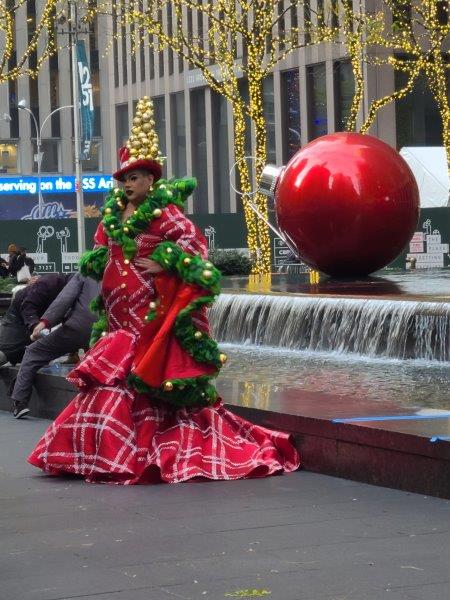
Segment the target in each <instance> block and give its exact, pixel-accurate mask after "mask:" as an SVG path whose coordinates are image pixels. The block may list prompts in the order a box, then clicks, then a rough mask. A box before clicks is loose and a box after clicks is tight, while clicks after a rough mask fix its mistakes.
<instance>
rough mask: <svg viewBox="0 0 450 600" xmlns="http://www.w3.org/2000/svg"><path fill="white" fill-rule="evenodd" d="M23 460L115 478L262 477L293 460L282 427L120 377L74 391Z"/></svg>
mask: <svg viewBox="0 0 450 600" xmlns="http://www.w3.org/2000/svg"><path fill="white" fill-rule="evenodd" d="M29 461H30V463H31V464H33V465H35V466H36V467H40V468H41V469H43V470H44V471H46V472H47V473H49V474H52V475H57V474H61V473H63V472H68V473H74V474H77V475H81V476H83V477H84V478H85V479H86V481H88V482H99V483H116V484H122V485H129V484H138V483H156V482H161V481H163V482H167V483H177V482H181V481H187V480H189V479H194V478H204V479H242V478H246V477H264V476H266V475H271V474H273V473H279V472H282V471H286V472H289V471H293V470H295V469H296V468H297V467H298V464H299V460H298V455H297V453H296V451H295V449H294V448H293V446H292V444H291V442H290V441H289V436H288V435H287V434H284V433H278V432H274V431H270V430H268V429H264V428H262V427H259V426H256V425H252V424H251V423H249V422H247V421H245V420H244V419H241V418H240V417H237V416H235V415H233V414H232V413H230V412H229V411H227V410H226V409H225V408H224V407H223V405H222V403H221V402H218V403H217V404H216V405H215V406H213V407H208V408H202V409H201V410H186V409H182V410H178V411H172V410H170V409H168V408H166V407H165V406H156V405H152V404H150V403H149V401H148V399H147V398H146V397H144V396H143V395H141V394H135V393H134V392H133V391H131V390H129V389H128V388H126V387H125V386H124V385H123V384H122V385H117V386H114V387H107V386H99V387H96V388H94V389H92V390H91V391H89V392H87V393H81V394H79V395H78V396H77V397H76V398H75V399H74V400H73V401H72V402H71V403H70V404H69V405H68V406H67V407H66V409H65V410H64V411H63V412H62V413H61V414H60V415H59V417H58V418H57V419H56V421H55V422H54V423H53V424H52V425H50V427H49V428H48V429H47V431H46V433H45V435H44V436H43V438H42V439H41V441H40V442H39V444H38V445H37V447H36V448H35V450H34V452H33V453H32V454H31V456H30V457H29Z"/></svg>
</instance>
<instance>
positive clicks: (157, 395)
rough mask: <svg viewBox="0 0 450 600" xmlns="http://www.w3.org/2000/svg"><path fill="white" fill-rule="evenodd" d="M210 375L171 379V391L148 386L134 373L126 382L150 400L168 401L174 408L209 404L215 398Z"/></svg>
mask: <svg viewBox="0 0 450 600" xmlns="http://www.w3.org/2000/svg"><path fill="white" fill-rule="evenodd" d="M210 379H211V377H210V376H207V375H204V376H201V377H192V378H186V379H171V380H170V383H171V384H172V386H173V389H172V390H171V391H164V389H162V388H153V387H150V386H148V385H147V384H146V383H144V382H143V381H142V379H140V378H139V377H137V376H136V375H129V376H128V378H127V382H128V384H129V385H130V386H132V387H134V389H135V390H136V391H138V392H139V393H141V394H146V395H148V396H150V398H151V399H152V400H160V401H161V402H164V403H165V404H167V403H169V404H171V405H172V406H174V407H176V408H190V407H194V406H209V405H211V404H214V402H215V401H216V400H217V391H216V388H215V387H214V386H213V385H212V384H211V383H210Z"/></svg>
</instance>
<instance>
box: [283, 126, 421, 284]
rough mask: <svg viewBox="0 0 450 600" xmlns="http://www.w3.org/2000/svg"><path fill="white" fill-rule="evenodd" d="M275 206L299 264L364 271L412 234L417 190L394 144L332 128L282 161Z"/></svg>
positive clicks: (345, 272)
mask: <svg viewBox="0 0 450 600" xmlns="http://www.w3.org/2000/svg"><path fill="white" fill-rule="evenodd" d="M275 206H276V214H277V220H278V226H279V228H280V230H281V231H282V232H283V234H284V235H285V236H286V238H287V239H289V240H290V242H291V243H292V244H293V245H294V246H295V247H296V249H297V251H298V255H299V256H300V258H301V259H302V260H303V261H304V262H305V263H307V264H308V265H309V266H311V267H312V268H314V269H317V270H318V271H322V272H324V273H327V274H328V275H334V276H353V275H367V274H369V273H372V272H373V271H376V270H377V269H380V268H382V267H384V266H386V265H387V264H388V263H390V262H391V261H392V260H394V258H396V256H397V255H398V254H399V253H400V252H401V251H402V249H403V248H404V247H405V245H406V244H407V243H408V242H409V240H410V239H411V237H412V234H413V232H414V230H415V227H416V224H417V220H418V216H419V192H418V188H417V184H416V181H415V179H414V176H413V174H412V172H411V170H410V169H409V167H408V165H407V164H406V162H405V161H404V160H403V158H402V157H401V156H400V155H399V154H398V152H397V151H396V150H394V149H393V148H391V147H390V146H388V145H387V144H385V143H384V142H381V141H380V140H378V139H376V138H374V137H371V136H368V135H361V134H358V133H334V134H331V135H326V136H324V137H321V138H318V139H316V140H314V141H313V142H311V143H310V144H308V145H307V146H305V147H304V148H302V149H301V150H300V151H299V152H298V153H297V154H296V155H295V156H294V157H293V158H292V159H291V160H290V161H289V163H288V164H287V166H286V168H285V169H284V170H283V171H282V172H281V175H280V178H279V180H278V182H277V187H276V191H275Z"/></svg>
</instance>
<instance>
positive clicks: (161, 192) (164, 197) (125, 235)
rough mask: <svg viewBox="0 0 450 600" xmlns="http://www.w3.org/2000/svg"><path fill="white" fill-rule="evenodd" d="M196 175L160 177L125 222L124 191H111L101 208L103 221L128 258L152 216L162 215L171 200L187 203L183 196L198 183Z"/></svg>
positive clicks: (106, 229) (180, 204)
mask: <svg viewBox="0 0 450 600" xmlns="http://www.w3.org/2000/svg"><path fill="white" fill-rule="evenodd" d="M196 185H197V184H196V180H195V179H194V178H189V179H188V178H186V179H176V180H172V181H167V180H165V179H160V180H159V181H157V183H156V184H155V187H154V189H153V190H152V191H151V192H150V193H149V195H148V196H147V197H146V199H145V200H144V202H142V203H141V204H140V205H139V206H138V207H137V208H136V210H135V211H134V213H133V214H132V215H131V216H130V217H129V218H128V219H127V220H126V221H125V222H124V223H122V221H121V219H120V214H121V212H122V211H123V210H124V208H125V205H126V203H127V199H126V196H125V192H124V191H123V190H122V189H120V188H115V189H114V190H112V192H111V193H110V194H109V195H108V197H107V199H106V202H105V204H104V206H103V209H102V214H103V220H102V222H103V225H104V227H105V231H106V233H107V234H108V235H109V236H110V237H111V238H112V239H113V240H114V241H115V242H117V243H118V244H120V245H121V246H122V250H123V254H124V256H125V258H127V259H128V260H131V259H132V258H133V257H134V255H135V254H136V251H137V245H136V242H135V240H134V238H135V237H136V236H137V235H138V234H139V233H142V232H143V231H145V230H146V229H147V226H148V224H149V223H151V222H152V221H153V219H155V218H158V217H160V216H161V211H162V210H163V209H164V208H165V207H166V206H168V205H169V204H176V205H177V206H179V207H180V208H183V207H184V200H185V199H186V197H187V195H189V194H190V193H191V192H192V191H193V190H194V189H195V187H196Z"/></svg>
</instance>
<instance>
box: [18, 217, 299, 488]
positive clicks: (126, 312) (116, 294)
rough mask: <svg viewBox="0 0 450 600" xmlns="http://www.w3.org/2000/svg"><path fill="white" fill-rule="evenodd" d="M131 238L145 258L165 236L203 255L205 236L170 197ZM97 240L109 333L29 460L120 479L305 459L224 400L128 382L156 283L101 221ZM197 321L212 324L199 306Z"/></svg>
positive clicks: (283, 437)
mask: <svg viewBox="0 0 450 600" xmlns="http://www.w3.org/2000/svg"><path fill="white" fill-rule="evenodd" d="M135 239H136V242H137V247H138V250H137V254H136V257H148V256H149V255H150V254H151V252H152V250H153V249H154V248H155V246H156V245H157V244H158V243H160V242H161V241H162V240H164V239H166V240H171V241H173V242H176V243H177V244H178V245H179V246H180V247H181V248H182V249H183V250H184V251H186V252H190V253H192V254H200V255H202V256H203V257H205V256H206V244H205V240H204V238H203V236H202V235H201V233H200V232H199V231H198V230H197V228H196V227H195V226H194V225H193V224H192V222H191V221H189V220H188V219H187V218H185V217H184V215H183V214H182V212H181V211H180V210H179V209H178V208H177V207H176V206H174V205H169V206H168V207H167V208H165V209H164V211H163V214H162V217H161V218H159V219H155V220H153V221H152V222H151V223H150V224H149V225H148V227H147V230H146V231H145V232H143V233H141V234H139V235H138V236H137V237H136V238H135ZM95 241H96V244H97V245H108V247H109V259H108V263H107V266H106V269H105V273H104V277H103V283H102V295H103V299H104V303H105V307H106V309H107V314H108V334H107V335H106V336H105V337H102V338H101V339H100V340H99V341H98V342H97V344H96V345H95V346H94V347H93V348H92V349H91V350H90V351H89V352H88V353H87V354H86V356H85V358H84V360H83V361H82V362H81V363H80V364H79V365H78V366H77V367H76V368H75V369H74V370H73V371H72V372H71V373H70V374H69V377H68V379H69V381H71V382H73V383H74V384H75V385H77V387H78V388H79V390H80V392H79V394H78V395H77V396H76V397H75V398H74V399H73V400H72V402H71V403H70V404H69V405H68V406H67V407H66V408H65V409H64V410H63V411H62V413H61V414H60V415H59V416H58V417H57V419H56V420H55V421H54V422H53V423H52V424H51V425H50V426H49V427H48V429H47V431H46V432H45V434H44V436H43V437H42V439H41V440H40V441H39V443H38V444H37V446H36V448H35V449H34V451H33V452H32V454H31V455H30V457H29V462H30V463H31V464H33V465H35V466H37V467H40V468H42V469H43V470H44V471H46V472H47V473H50V474H53V475H57V474H60V473H63V472H66V473H73V474H77V475H80V476H83V477H84V478H85V479H86V481H89V482H107V483H117V484H137V483H151V482H159V481H165V482H169V483H175V482H179V481H186V480H188V479H193V478H206V479H240V478H245V477H261V476H265V475H270V474H273V473H278V472H282V471H293V470H295V469H296V468H297V467H298V465H299V458H298V454H297V452H296V450H295V448H294V447H293V446H292V444H291V442H290V440H289V436H288V435H287V434H285V433H280V432H276V431H271V430H268V429H265V428H262V427H259V426H257V425H253V424H251V423H249V422H248V421H245V420H243V419H241V418H240V417H238V416H236V415H234V414H232V413H230V412H229V411H228V410H226V409H225V408H224V406H223V404H222V402H221V401H220V400H219V401H218V402H217V403H216V404H215V405H214V406H210V407H207V408H201V409H179V410H174V409H172V408H170V407H166V406H164V405H161V404H158V403H152V402H151V399H149V398H148V396H145V395H143V394H139V393H137V392H136V391H135V390H133V389H131V388H129V387H128V386H127V385H126V378H127V375H128V374H129V373H130V370H131V367H132V364H133V358H134V354H135V348H136V343H137V340H138V338H139V334H140V332H141V330H142V327H143V323H144V316H145V314H146V313H147V310H148V304H149V302H150V301H151V300H152V299H154V298H155V294H156V292H155V287H154V282H153V278H152V277H149V276H148V275H145V276H143V275H142V274H141V272H140V271H139V270H138V269H137V267H136V266H135V265H134V264H133V262H132V261H125V260H124V257H123V253H122V248H121V246H119V245H118V244H116V243H115V242H114V241H112V240H111V239H110V238H108V237H107V236H106V234H105V232H104V230H103V226H102V225H101V224H100V225H99V228H98V230H97V233H96V236H95ZM196 325H197V327H199V328H203V329H204V330H205V329H207V328H208V323H207V320H206V316H205V315H204V314H203V313H199V314H198V315H197V321H196Z"/></svg>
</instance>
